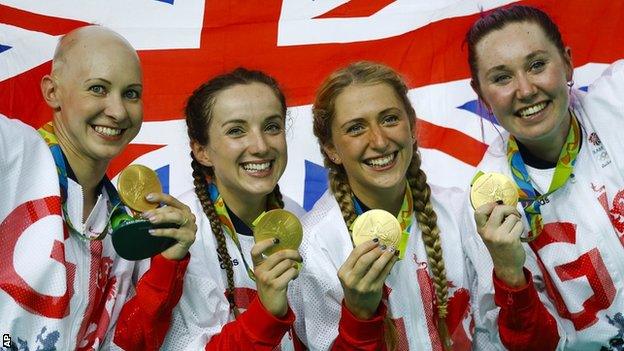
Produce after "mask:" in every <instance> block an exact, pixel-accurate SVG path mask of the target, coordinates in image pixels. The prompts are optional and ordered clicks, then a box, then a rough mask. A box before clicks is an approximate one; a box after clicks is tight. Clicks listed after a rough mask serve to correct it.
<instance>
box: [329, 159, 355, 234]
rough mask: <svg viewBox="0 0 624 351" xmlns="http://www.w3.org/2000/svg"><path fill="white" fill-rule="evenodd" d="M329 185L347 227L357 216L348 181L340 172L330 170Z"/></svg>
mask: <svg viewBox="0 0 624 351" xmlns="http://www.w3.org/2000/svg"><path fill="white" fill-rule="evenodd" d="M329 187H330V189H331V192H332V193H333V194H334V197H335V198H336V201H338V205H339V206H340V212H342V218H344V221H345V223H346V224H347V228H351V225H352V224H353V222H354V221H355V219H356V218H357V216H356V214H355V208H354V207H353V201H352V200H351V186H350V185H349V182H348V181H347V179H346V177H345V176H344V174H342V172H333V171H332V172H329Z"/></svg>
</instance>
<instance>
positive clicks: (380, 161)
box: [365, 154, 394, 167]
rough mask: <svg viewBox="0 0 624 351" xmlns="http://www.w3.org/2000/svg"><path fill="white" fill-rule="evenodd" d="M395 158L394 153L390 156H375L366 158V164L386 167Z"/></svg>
mask: <svg viewBox="0 0 624 351" xmlns="http://www.w3.org/2000/svg"><path fill="white" fill-rule="evenodd" d="M393 160H394V154H390V155H388V156H384V157H379V158H374V159H372V160H366V161H365V162H366V164H367V165H369V166H373V167H384V166H387V165H389V164H390V163H391V162H392V161H393Z"/></svg>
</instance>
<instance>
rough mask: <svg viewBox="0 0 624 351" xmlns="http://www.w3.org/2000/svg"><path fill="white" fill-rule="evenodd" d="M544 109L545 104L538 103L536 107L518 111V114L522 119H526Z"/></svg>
mask: <svg viewBox="0 0 624 351" xmlns="http://www.w3.org/2000/svg"><path fill="white" fill-rule="evenodd" d="M544 108H546V103H545V102H541V103H539V104H537V105H533V106H531V107H527V108H525V109H522V110H520V112H519V114H520V116H522V117H528V116H531V115H534V114H536V113H538V112H540V111H541V110H543V109H544Z"/></svg>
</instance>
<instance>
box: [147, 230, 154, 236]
mask: <svg viewBox="0 0 624 351" xmlns="http://www.w3.org/2000/svg"><path fill="white" fill-rule="evenodd" d="M147 232H148V233H150V235H154V233H156V229H150V230H148V231H147Z"/></svg>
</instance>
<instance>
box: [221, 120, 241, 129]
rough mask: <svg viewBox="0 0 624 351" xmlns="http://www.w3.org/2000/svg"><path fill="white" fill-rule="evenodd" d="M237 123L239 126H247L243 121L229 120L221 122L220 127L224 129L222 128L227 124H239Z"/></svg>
mask: <svg viewBox="0 0 624 351" xmlns="http://www.w3.org/2000/svg"><path fill="white" fill-rule="evenodd" d="M239 123H240V124H247V121H245V120H244V119H230V120H227V121H225V122H223V123H222V124H221V127H224V126H226V125H228V124H239Z"/></svg>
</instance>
